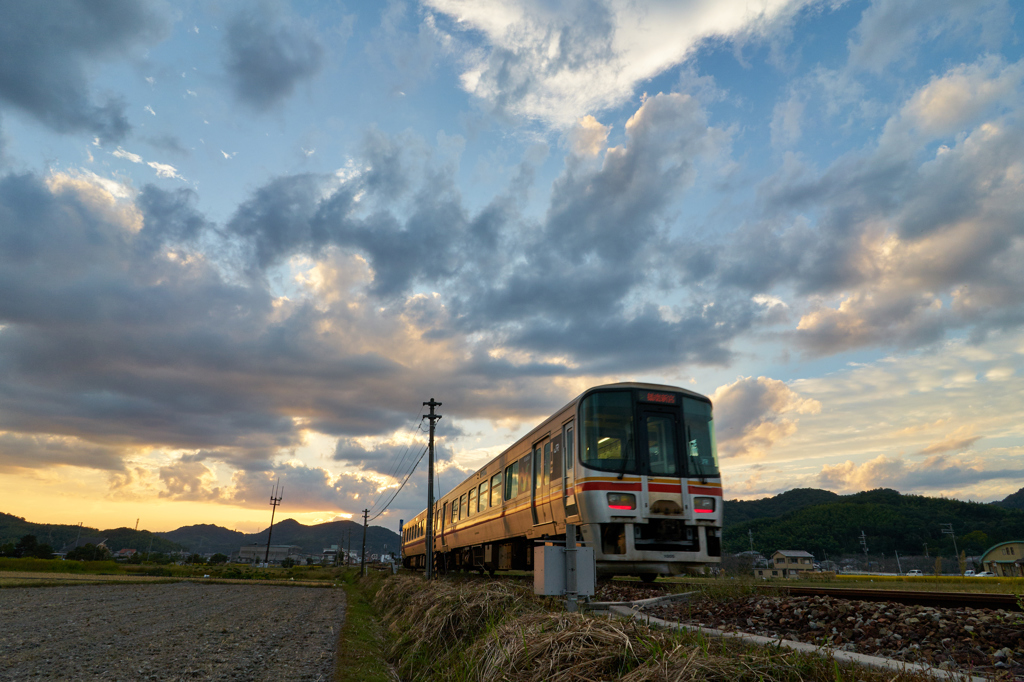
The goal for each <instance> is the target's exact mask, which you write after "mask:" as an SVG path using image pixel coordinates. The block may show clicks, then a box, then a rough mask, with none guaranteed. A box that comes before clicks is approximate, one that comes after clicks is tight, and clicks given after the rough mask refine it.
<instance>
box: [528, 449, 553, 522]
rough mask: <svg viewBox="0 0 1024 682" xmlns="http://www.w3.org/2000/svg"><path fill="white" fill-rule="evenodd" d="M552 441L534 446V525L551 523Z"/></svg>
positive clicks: (531, 502) (532, 497)
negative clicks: (549, 496)
mask: <svg viewBox="0 0 1024 682" xmlns="http://www.w3.org/2000/svg"><path fill="white" fill-rule="evenodd" d="M550 467H551V439H550V438H545V439H544V440H542V441H541V442H539V443H537V444H535V445H534V446H533V476H532V478H533V485H532V486H531V491H530V509H531V510H532V511H533V525H535V526H536V525H540V524H544V523H549V522H550V521H551V503H550V500H548V499H547V497H548V495H549V494H550V492H551V491H550V488H551V473H550Z"/></svg>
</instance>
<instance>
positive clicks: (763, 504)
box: [725, 488, 840, 527]
mask: <svg viewBox="0 0 1024 682" xmlns="http://www.w3.org/2000/svg"><path fill="white" fill-rule="evenodd" d="M839 499H840V498H839V495H837V494H836V493H834V492H832V491H830V490H818V489H817V488H794V489H793V490H787V491H786V492H784V493H779V494H778V495H776V496H775V497H765V498H763V499H760V500H726V501H725V525H726V527H729V526H731V525H733V524H736V523H743V522H744V521H753V520H755V519H765V518H774V517H776V516H782V515H783V514H787V513H789V512H793V511H797V510H799V509H804V508H805V507H813V506H814V505H818V504H827V503H829V502H835V501H837V500H839Z"/></svg>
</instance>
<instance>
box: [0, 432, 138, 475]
mask: <svg viewBox="0 0 1024 682" xmlns="http://www.w3.org/2000/svg"><path fill="white" fill-rule="evenodd" d="M125 455H126V453H125V451H124V450H123V449H121V448H117V447H111V446H109V445H102V444H96V443H90V442H88V441H83V440H79V439H77V438H67V437H61V436H51V435H46V434H18V433H0V471H4V470H7V471H10V470H16V469H48V468H50V467H53V466H74V467H84V468H88V469H100V470H104V471H122V470H123V469H124V463H123V461H122V458H123V457H124V456H125Z"/></svg>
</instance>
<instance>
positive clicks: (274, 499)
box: [200, 483, 284, 565]
mask: <svg viewBox="0 0 1024 682" xmlns="http://www.w3.org/2000/svg"><path fill="white" fill-rule="evenodd" d="M277 486H278V484H277V483H275V484H274V489H273V490H272V491H271V492H270V507H271V509H270V525H269V526H268V527H267V553H266V554H264V555H263V563H265V564H268V565H269V564H270V536H271V535H272V534H273V532H274V513H275V512H277V505H279V504H281V498H282V497H283V495H282V493H283V492H284V488H281V489H280V490H278V487H277ZM200 546H201V545H200Z"/></svg>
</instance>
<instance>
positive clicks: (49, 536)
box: [0, 512, 185, 552]
mask: <svg viewBox="0 0 1024 682" xmlns="http://www.w3.org/2000/svg"><path fill="white" fill-rule="evenodd" d="M25 535H35V536H36V540H37V541H39V542H42V543H45V544H47V545H49V546H50V547H52V548H53V549H54V550H59V549H60V548H61V547H63V546H64V545H66V544H68V543H69V542H73V541H74V540H75V539H76V538H78V537H88V536H97V535H98V536H101V537H105V538H106V539H107V542H106V545H107V547H109V548H110V550H111V551H112V552H116V551H118V550H119V549H124V548H126V547H127V548H130V549H137V550H139V551H140V552H145V551H148V550H149V548H150V547H152V548H153V549H152V551H154V552H176V551H179V550H182V549H185V547H183V546H182V545H180V544H178V543H177V542H174V541H173V540H171V539H168V538H164V537H161V536H160V534H159V533H150V532H149V531H148V530H134V529H132V528H111V529H107V530H100V529H98V528H90V527H88V526H81V527H79V526H72V525H68V524H55V523H32V522H31V521H26V520H25V519H23V518H21V517H20V516H13V515H12V514H4V513H2V512H0V545H2V544H5V543H8V542H17V541H18V540H20V539H21V538H22V537H24V536H25Z"/></svg>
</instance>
